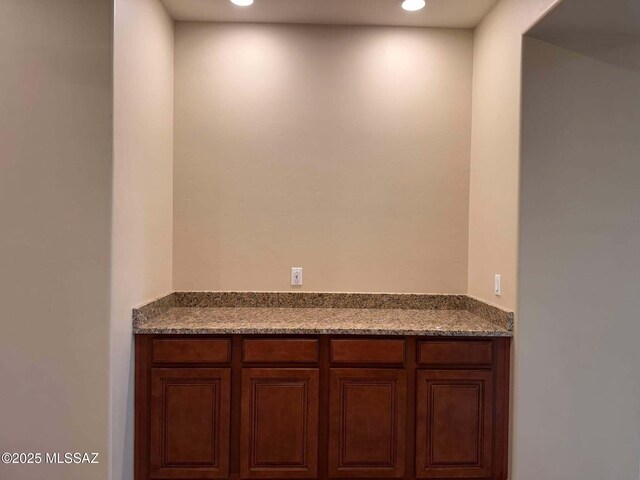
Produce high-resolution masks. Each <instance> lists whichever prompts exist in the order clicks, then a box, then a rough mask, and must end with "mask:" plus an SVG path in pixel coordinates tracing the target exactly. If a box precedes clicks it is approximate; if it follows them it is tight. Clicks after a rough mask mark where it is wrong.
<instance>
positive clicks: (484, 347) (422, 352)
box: [418, 340, 493, 366]
mask: <svg viewBox="0 0 640 480" xmlns="http://www.w3.org/2000/svg"><path fill="white" fill-rule="evenodd" d="M418 363H420V364H424V365H482V366H491V364H492V363H493V343H492V342H491V341H490V340H479V341H472V342H468V341H458V342H456V341H448V342H447V341H425V342H420V343H419V344H418Z"/></svg>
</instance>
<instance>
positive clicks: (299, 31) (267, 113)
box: [173, 23, 472, 293]
mask: <svg viewBox="0 0 640 480" xmlns="http://www.w3.org/2000/svg"><path fill="white" fill-rule="evenodd" d="M175 68H176V70H175V81H176V87H175V128H176V130H175V158H174V161H175V169H174V172H175V183H174V188H175V191H174V202H175V203H174V225H175V229H174V276H173V279H174V288H175V289H176V290H189V289H195V290H288V289H291V287H290V268H291V267H293V266H300V267H303V268H304V287H303V289H304V290H316V291H327V290H336V291H372V292H375V291H397V292H449V293H458V292H465V291H466V286H467V277H466V276H467V228H468V221H467V218H468V183H469V148H470V146H469V142H470V116H471V112H470V110H471V103H470V100H471V98H470V97H471V75H472V33H471V32H470V31H466V30H446V29H431V30H429V29H411V28H380V27H360V28H359V27H326V26H323V27H317V26H284V25H257V24H256V25H251V24H248V25H247V24H245V25H220V24H187V23H178V24H177V26H176V61H175Z"/></svg>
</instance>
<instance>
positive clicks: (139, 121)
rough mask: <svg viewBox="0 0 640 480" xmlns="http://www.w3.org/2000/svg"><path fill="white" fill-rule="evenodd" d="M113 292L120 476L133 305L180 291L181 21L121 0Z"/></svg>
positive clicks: (125, 463) (141, 2)
mask: <svg viewBox="0 0 640 480" xmlns="http://www.w3.org/2000/svg"><path fill="white" fill-rule="evenodd" d="M114 32H115V42H114V173H113V231H112V247H113V260H112V279H111V281H112V289H111V292H112V296H111V306H112V315H111V401H112V405H111V413H112V431H111V445H112V452H113V453H112V457H113V458H112V465H113V467H112V468H113V471H112V479H113V480H130V479H132V478H133V419H134V418H133V399H134V389H133V381H134V369H133V350H132V342H133V337H132V335H131V309H132V308H133V307H134V306H136V305H139V304H141V303H144V302H147V301H149V300H151V299H153V298H156V297H158V296H161V295H165V294H167V293H169V292H170V291H171V290H172V286H171V284H172V278H171V275H172V266H171V256H172V243H173V222H172V218H173V193H172V192H173V21H172V20H171V18H170V17H169V16H168V15H167V13H166V11H165V9H164V7H163V6H162V4H160V3H159V1H158V0H116V2H115V23H114Z"/></svg>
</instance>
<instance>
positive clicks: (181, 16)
mask: <svg viewBox="0 0 640 480" xmlns="http://www.w3.org/2000/svg"><path fill="white" fill-rule="evenodd" d="M254 1H255V3H254V4H253V5H252V6H250V7H237V6H235V5H233V4H232V3H231V2H230V1H229V0H162V2H163V3H164V4H165V6H166V7H167V10H168V11H169V13H170V15H171V16H172V17H173V18H174V19H176V20H185V21H210V22H261V23H303V24H328V25H390V26H408V27H449V28H472V27H475V26H476V25H477V24H478V23H479V22H480V20H481V19H482V18H483V17H484V16H485V15H486V14H487V12H488V11H489V10H490V9H491V7H492V6H493V5H494V4H495V3H496V1H497V0H426V2H427V5H426V7H425V8H423V9H422V10H420V11H417V12H406V11H404V10H403V9H402V8H401V7H400V5H401V4H402V0H254Z"/></svg>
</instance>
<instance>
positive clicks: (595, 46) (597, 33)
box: [527, 0, 640, 72]
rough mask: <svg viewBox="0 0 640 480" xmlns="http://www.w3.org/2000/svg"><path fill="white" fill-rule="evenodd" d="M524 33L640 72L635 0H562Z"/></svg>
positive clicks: (638, 6) (638, 5) (639, 22)
mask: <svg viewBox="0 0 640 480" xmlns="http://www.w3.org/2000/svg"><path fill="white" fill-rule="evenodd" d="M527 35H528V36H530V37H534V38H538V39H540V40H543V41H545V42H547V43H551V44H554V45H557V46H559V47H562V48H565V49H568V50H573V51H574V52H577V53H580V54H582V55H587V56H590V57H593V58H596V59H598V60H601V61H603V62H607V63H611V64H613V65H617V66H619V67H621V68H627V69H632V70H634V71H636V72H640V1H638V0H606V1H603V0H563V1H561V2H559V3H557V4H556V6H555V8H553V9H551V10H550V11H549V12H548V14H547V15H546V16H545V17H544V18H542V19H541V20H540V21H539V22H538V23H537V24H536V25H535V26H534V27H532V28H531V29H530V30H529V31H528V32H527Z"/></svg>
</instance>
